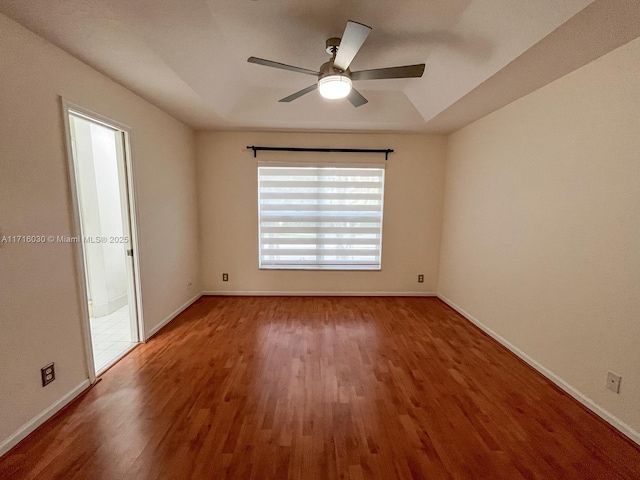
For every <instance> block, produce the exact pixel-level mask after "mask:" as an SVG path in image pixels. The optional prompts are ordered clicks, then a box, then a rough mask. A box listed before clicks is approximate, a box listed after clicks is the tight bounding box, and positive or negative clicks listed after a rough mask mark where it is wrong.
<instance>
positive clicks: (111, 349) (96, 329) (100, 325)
mask: <svg viewBox="0 0 640 480" xmlns="http://www.w3.org/2000/svg"><path fill="white" fill-rule="evenodd" d="M91 343H92V344H93V361H94V365H95V368H96V372H100V371H101V370H104V369H105V368H106V367H108V366H109V365H110V364H111V363H112V362H113V361H114V360H115V359H116V358H118V357H119V356H120V355H122V353H123V352H124V351H125V350H127V349H128V348H129V347H130V346H131V343H132V342H131V322H130V321H129V305H125V306H124V307H122V308H120V309H118V310H116V311H115V312H113V313H111V314H109V315H105V316H104V317H98V318H94V317H91Z"/></svg>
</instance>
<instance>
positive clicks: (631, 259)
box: [439, 39, 640, 440]
mask: <svg viewBox="0 0 640 480" xmlns="http://www.w3.org/2000/svg"><path fill="white" fill-rule="evenodd" d="M445 192H446V193H445V207H444V219H445V220H444V226H443V239H442V257H441V264H440V279H439V293H440V294H442V295H444V296H445V297H446V298H447V299H448V300H449V301H451V302H452V303H454V304H456V305H457V306H458V307H459V308H461V309H463V310H465V311H466V312H468V313H469V314H470V315H471V316H473V317H475V318H476V319H477V320H478V321H479V322H481V323H483V324H484V325H485V326H487V327H488V328H490V329H492V330H493V331H494V332H495V333H497V334H498V335H501V336H502V337H504V338H505V339H506V340H507V341H508V342H510V343H511V344H512V345H513V346H515V347H516V348H518V349H520V350H521V351H522V352H524V354H526V355H528V356H529V357H530V358H531V359H532V360H533V361H534V362H537V363H538V364H539V365H541V366H542V368H546V369H547V370H548V371H550V372H551V373H552V375H555V376H557V377H559V378H560V379H562V381H564V382H565V383H566V384H568V385H569V386H571V387H573V388H574V389H575V390H577V391H578V392H579V394H581V395H583V396H584V397H586V399H591V400H592V401H593V402H595V403H596V404H597V405H599V406H601V407H602V408H604V409H605V410H607V411H608V412H610V413H612V414H613V415H615V416H616V417H618V418H619V419H620V420H622V421H623V422H625V423H626V424H627V425H628V426H631V428H633V429H635V430H636V434H637V431H638V430H640V401H639V399H640V39H639V40H635V41H633V42H631V43H630V44H628V45H626V46H624V47H621V48H619V49H618V50H615V51H614V52H612V53H610V54H608V55H606V56H604V57H602V58H600V59H599V60H597V61H595V62H593V63H591V64H589V65H587V66H585V67H583V68H581V69H579V70H577V71H575V72H573V73H571V74H569V75H567V76H566V77H563V78H561V79H559V80H557V81H556V82H554V83H552V84H550V85H548V86H546V87H544V88H542V89H541V90H538V91H537V92H534V93H532V94H531V95H529V96H527V97H525V98H523V99H520V100H519V101H516V102H514V103H513V104H511V105H509V106H507V107H505V108H503V109H501V110H499V111H497V112H495V113H493V114H491V115H489V116H487V117H485V118H484V119H481V120H479V121H477V122H475V123H473V124H471V125H470V126H468V127H466V128H464V129H462V130H460V131H459V132H457V133H455V134H453V135H452V136H451V137H450V143H449V151H448V162H447V173H446V186H445ZM608 370H613V371H614V372H616V373H618V374H620V375H622V388H621V391H620V394H619V395H616V394H615V393H613V392H611V391H609V390H607V389H606V388H605V379H606V375H607V371H608ZM587 401H588V400H587ZM639 438H640V437H636V440H638V439H639Z"/></svg>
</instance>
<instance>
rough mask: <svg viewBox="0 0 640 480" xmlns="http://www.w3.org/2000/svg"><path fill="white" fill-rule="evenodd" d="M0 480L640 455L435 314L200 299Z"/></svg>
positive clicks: (309, 474) (516, 473)
mask: <svg viewBox="0 0 640 480" xmlns="http://www.w3.org/2000/svg"><path fill="white" fill-rule="evenodd" d="M0 478H2V479H14V478H19V479H23V478H24V479H28V478H45V479H48V478H60V479H72V478H86V479H128V478H131V479H156V478H159V479H174V478H175V479H186V478H203V479H260V480H262V479H305V480H307V479H308V480H313V479H325V478H326V479H338V478H344V479H365V478H374V479H385V480H387V479H394V478H400V479H440V478H443V479H452V478H455V479H458V478H460V479H462V478H464V479H466V478H469V479H509V480H517V479H532V478H540V479H545V480H548V479H556V478H567V479H636V480H637V479H638V478H640V449H638V448H637V447H636V446H634V445H633V444H632V443H631V442H629V441H627V440H626V439H624V438H623V437H622V436H621V435H620V434H618V433H617V432H615V431H614V430H613V429H612V428H611V427H609V426H608V425H607V424H605V423H604V422H603V421H601V420H600V419H598V418H596V417H595V416H594V415H593V414H591V413H590V412H588V411H586V410H585V409H584V408H582V407H581V406H580V405H578V404H577V403H576V402H575V401H574V400H573V399H571V398H570V397H568V396H567V395H566V394H564V393H562V392H560V391H559V390H558V389H556V388H555V387H554V386H552V385H551V383H550V382H549V381H547V380H546V379H544V378H543V377H542V376H540V375H539V374H538V373H537V372H535V371H534V370H532V369H531V368H530V367H529V366H527V365H525V364H524V363H523V362H521V361H520V360H518V359H517V358H516V357H514V356H513V355H512V354H511V353H509V352H508V351H507V350H505V349H504V348H503V347H501V346H500V345H498V344H497V343H495V342H494V341H493V340H492V339H490V338H489V337H487V336H486V335H484V334H483V333H481V332H480V331H479V330H477V329H476V328H475V327H474V326H472V325H471V324H470V323H469V322H467V321H466V320H464V319H463V318H462V317H460V316H459V315H458V314H457V313H455V312H454V311H453V310H452V309H450V308H449V307H448V306H446V305H445V304H444V303H442V302H441V301H440V300H438V299H435V298H346V297H342V298H322V297H313V298H312V297H226V298H225V297H203V298H201V299H200V300H199V301H198V302H196V303H195V304H194V305H193V306H192V307H191V308H189V309H188V310H187V311H186V312H184V313H183V314H182V315H180V316H179V317H178V318H177V319H176V320H174V321H173V322H172V323H171V324H170V325H169V326H167V327H166V328H164V329H163V330H162V331H161V332H160V334H158V335H157V336H156V337H154V338H153V339H151V340H150V341H149V342H148V343H147V344H145V345H142V346H140V347H138V348H136V349H135V350H134V351H133V352H131V353H130V354H129V355H128V356H127V357H125V358H124V359H123V360H122V361H120V362H119V363H118V364H116V365H115V366H114V367H113V368H112V369H111V370H109V371H108V372H106V373H105V374H104V375H103V377H102V381H101V382H100V383H99V384H97V385H96V386H95V387H94V388H93V389H92V390H90V391H89V392H88V393H87V394H86V395H85V396H83V397H82V398H81V399H79V400H78V401H76V402H75V403H74V404H72V406H70V407H69V408H67V409H66V410H65V411H64V412H63V413H62V414H60V415H59V416H57V417H55V418H54V419H53V420H51V421H49V422H48V423H46V424H45V425H44V426H43V427H41V428H40V429H39V430H37V431H36V432H35V433H34V434H32V435H31V436H30V437H28V438H27V439H26V440H25V441H23V442H22V443H21V444H19V445H18V446H17V447H16V448H14V449H13V450H12V451H11V452H9V454H7V455H6V456H4V457H3V458H2V459H0Z"/></svg>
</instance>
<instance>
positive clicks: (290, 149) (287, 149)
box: [247, 145, 394, 161]
mask: <svg viewBox="0 0 640 480" xmlns="http://www.w3.org/2000/svg"><path fill="white" fill-rule="evenodd" d="M247 149H249V150H253V158H256V157H257V156H258V150H261V151H270V152H325V153H334V152H339V153H384V159H385V161H386V160H389V154H390V153H393V152H394V150H393V148H386V149H372V148H303V147H257V146H255V145H251V146H249V145H248V146H247Z"/></svg>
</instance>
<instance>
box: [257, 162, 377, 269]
mask: <svg viewBox="0 0 640 480" xmlns="http://www.w3.org/2000/svg"><path fill="white" fill-rule="evenodd" d="M383 199H384V168H383V167H368V166H349V167H344V166H339V167H337V166H330V167H308V166H298V165H297V166H272V165H271V164H269V165H259V166H258V217H259V239H260V241H259V244H260V268H273V269H276V268H278V269H311V270H314V269H315V270H320V269H329V270H380V256H381V247H382V204H383Z"/></svg>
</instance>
